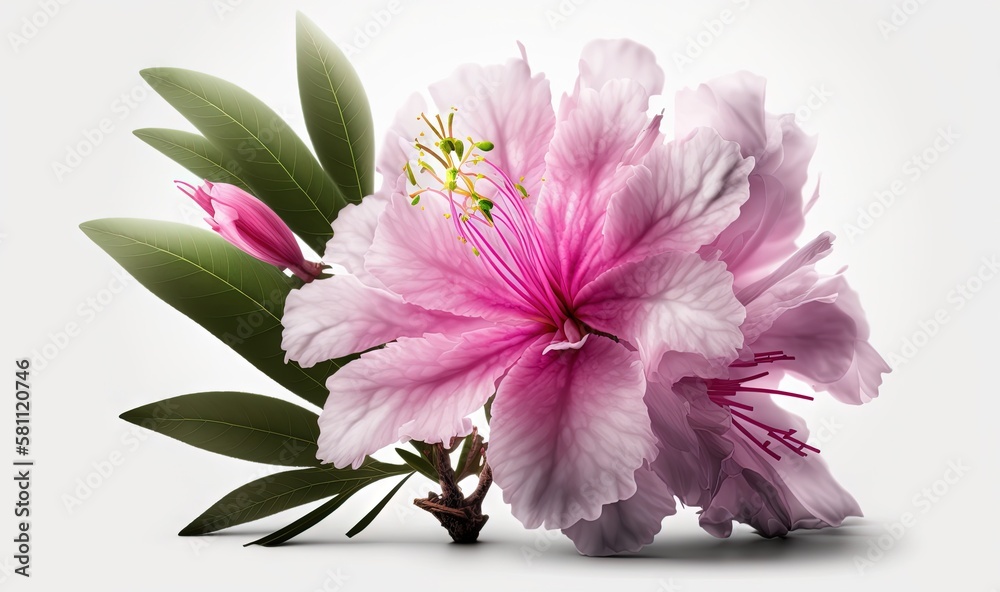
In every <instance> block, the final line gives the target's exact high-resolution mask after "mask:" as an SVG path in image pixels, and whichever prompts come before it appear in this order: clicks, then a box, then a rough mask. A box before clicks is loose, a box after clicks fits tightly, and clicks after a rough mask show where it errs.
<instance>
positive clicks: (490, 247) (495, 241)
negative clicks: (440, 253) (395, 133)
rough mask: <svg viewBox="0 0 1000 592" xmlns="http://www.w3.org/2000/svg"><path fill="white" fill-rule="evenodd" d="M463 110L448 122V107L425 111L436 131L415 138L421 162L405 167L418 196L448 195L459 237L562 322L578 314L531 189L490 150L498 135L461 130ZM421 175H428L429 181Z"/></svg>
mask: <svg viewBox="0 0 1000 592" xmlns="http://www.w3.org/2000/svg"><path fill="white" fill-rule="evenodd" d="M456 111H457V109H454V108H453V110H452V112H450V113H449V114H448V117H447V122H446V121H445V119H443V118H442V117H441V116H440V115H437V116H435V117H434V118H433V119H432V118H430V117H428V116H427V115H425V114H421V115H420V117H419V118H418V119H420V120H421V121H423V122H424V123H426V125H427V127H428V128H429V129H430V131H431V133H432V134H433V136H432V137H429V136H427V134H426V133H425V132H421V133H420V136H419V137H417V138H415V139H414V140H415V143H414V146H415V147H416V148H417V150H418V151H419V152H418V157H417V161H416V166H413V165H412V164H411V163H406V165H405V166H404V167H403V170H404V171H405V172H406V175H407V179H408V180H409V184H410V186H412V188H413V189H412V191H411V192H410V193H409V197H410V200H411V201H410V203H411V204H412V205H414V206H417V205H419V204H420V199H421V197H423V196H426V195H429V196H433V197H434V198H437V199H443V200H445V203H446V204H447V206H448V210H447V211H446V212H445V214H444V217H445V218H447V219H448V220H450V221H451V223H452V225H453V227H454V230H455V237H456V239H457V240H458V241H460V242H461V243H462V244H465V245H468V246H469V248H470V249H471V252H472V254H473V255H475V256H476V257H477V258H480V259H481V260H483V261H484V262H485V264H486V265H488V266H489V268H490V269H492V270H493V272H494V273H495V274H496V275H497V276H498V277H499V278H500V279H501V281H503V282H504V283H505V284H506V285H507V286H509V287H510V288H511V290H513V291H514V293H516V294H517V295H518V296H519V297H520V298H522V299H523V300H524V302H526V303H527V304H528V305H529V306H530V307H531V308H532V309H534V310H535V311H537V312H538V315H539V317H540V319H541V320H543V321H544V322H547V323H550V324H552V325H553V326H554V327H556V328H557V329H558V328H562V327H563V324H564V322H565V320H566V319H568V318H570V317H571V314H570V311H569V307H568V306H567V305H566V304H565V302H566V299H565V298H562V297H561V295H560V294H559V293H558V292H557V290H556V289H555V288H554V286H555V285H556V283H555V281H554V280H553V277H552V275H551V272H550V269H551V266H550V265H549V262H548V260H547V259H546V254H545V251H544V250H543V248H542V241H541V233H540V232H539V229H538V225H537V224H536V223H535V219H534V217H533V216H532V215H531V213H530V212H528V210H527V209H526V208H525V205H524V200H526V199H527V198H528V197H529V195H528V192H527V191H526V190H525V188H524V186H523V185H522V184H521V183H519V182H514V181H513V180H511V178H510V177H509V176H508V175H507V173H506V172H504V171H503V170H502V169H501V168H500V167H499V166H497V165H496V164H495V163H493V162H492V161H491V160H490V159H489V158H487V157H486V156H485V153H488V152H490V151H491V150H493V148H494V145H493V143H492V142H490V141H489V140H474V139H473V138H472V137H471V136H467V137H466V138H465V139H464V140H462V139H460V138H457V137H455V133H454V122H455V112H456ZM414 169H416V170H417V172H418V173H419V174H420V176H419V177H418V175H416V174H414ZM418 178H419V179H420V180H423V181H425V182H424V184H423V185H421V183H420V182H419V181H418ZM428 179H429V180H430V182H426V180H428ZM523 180H524V179H523V178H522V179H521V181H522V182H523Z"/></svg>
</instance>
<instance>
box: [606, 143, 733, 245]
mask: <svg viewBox="0 0 1000 592" xmlns="http://www.w3.org/2000/svg"><path fill="white" fill-rule="evenodd" d="M752 168H753V161H752V160H750V159H744V158H743V157H742V156H741V155H740V147H739V145H737V144H735V143H733V142H726V141H724V140H722V138H720V137H719V135H718V134H717V133H715V132H714V131H712V130H710V129H707V128H699V129H698V130H696V131H694V132H693V133H692V135H691V136H689V137H687V138H685V139H683V140H679V141H677V142H672V143H670V144H667V145H664V146H659V147H656V148H654V149H653V150H652V151H651V152H650V153H649V154H648V155H647V156H646V158H645V159H644V161H643V166H641V167H638V168H637V170H636V173H635V175H634V176H633V177H632V178H631V179H629V181H628V183H627V185H626V187H625V190H624V191H621V192H619V193H617V194H616V195H615V196H614V197H612V198H611V203H610V204H609V206H608V215H607V221H606V222H605V225H604V253H605V256H606V257H607V258H608V260H609V262H610V264H611V265H616V264H621V263H627V262H629V261H637V260H639V259H643V258H645V257H647V256H649V255H655V254H658V253H662V252H664V251H670V250H682V251H691V252H694V251H697V250H698V249H699V248H700V247H701V246H702V245H704V244H706V243H709V242H711V241H712V240H714V239H715V237H716V235H717V234H718V233H719V231H721V230H722V229H723V228H726V227H727V226H728V225H729V224H730V223H731V222H733V220H735V219H736V217H737V216H738V215H739V212H740V205H741V204H742V203H743V202H744V201H746V199H747V196H748V195H749V194H750V188H749V182H748V181H747V174H748V173H749V172H750V169H752Z"/></svg>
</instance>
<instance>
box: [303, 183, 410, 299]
mask: <svg viewBox="0 0 1000 592" xmlns="http://www.w3.org/2000/svg"><path fill="white" fill-rule="evenodd" d="M400 179H401V180H400V182H401V183H405V177H401V178H400ZM388 203H389V195H387V194H386V193H384V191H383V190H379V191H378V192H376V193H375V195H369V196H366V197H365V198H363V199H362V200H361V203H360V204H347V205H346V206H344V208H343V209H342V210H340V212H339V213H338V214H337V219H336V220H334V221H333V237H332V238H331V239H330V240H329V241H327V243H326V252H325V253H324V255H323V261H324V262H325V263H327V264H329V265H339V266H341V267H343V268H344V269H345V270H347V272H348V273H350V274H352V275H354V276H355V277H357V278H358V279H359V280H361V283H363V284H365V285H366V286H371V287H373V288H381V287H383V286H382V282H380V281H379V280H378V279H376V278H375V276H373V275H372V274H371V273H369V272H368V270H367V269H365V254H366V253H367V252H368V249H369V248H370V247H371V245H372V242H373V241H374V240H375V229H376V228H377V226H378V219H379V216H381V215H382V212H384V211H385V207H386V206H387V205H388Z"/></svg>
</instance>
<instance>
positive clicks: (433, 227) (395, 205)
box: [365, 195, 533, 320]
mask: <svg viewBox="0 0 1000 592" xmlns="http://www.w3.org/2000/svg"><path fill="white" fill-rule="evenodd" d="M448 213H449V212H448V209H447V207H446V206H445V205H444V200H443V199H440V198H437V197H435V196H433V195H427V196H426V197H425V199H423V200H422V201H421V202H420V205H418V206H413V205H410V201H409V200H408V199H407V198H405V197H403V196H401V195H394V196H393V197H392V199H391V200H390V202H389V205H388V206H387V208H386V210H385V212H384V213H383V214H382V216H381V218H379V223H378V229H377V231H376V233H375V241H374V242H373V243H372V247H371V250H369V251H368V254H367V256H366V257H365V267H366V269H367V270H368V271H369V272H371V273H372V274H373V275H374V276H375V277H376V278H377V279H378V280H380V281H381V282H382V283H383V284H385V285H386V286H387V287H388V288H389V289H390V290H392V291H393V292H396V293H397V294H399V295H400V296H402V297H403V299H404V300H406V301H407V302H411V303H413V304H416V305H418V306H421V307H424V308H428V309H433V310H444V311H448V312H451V313H454V314H457V315H464V316H482V317H485V318H488V319H491V320H510V319H523V318H525V317H528V316H533V312H532V310H531V309H529V308H528V307H527V305H526V304H525V302H524V299H523V298H520V297H518V295H517V294H516V293H515V292H514V291H513V290H512V289H511V288H510V287H509V286H508V285H507V284H506V283H504V282H502V281H501V280H500V279H499V276H497V275H496V274H495V272H494V271H492V270H491V268H490V267H489V265H488V263H487V262H486V260H485V257H477V256H476V255H475V254H473V252H472V249H471V248H470V247H469V246H468V245H466V244H463V243H462V242H460V241H459V240H458V232H457V231H456V230H455V226H454V224H453V222H452V221H451V220H449V219H446V218H445V215H446V214H448Z"/></svg>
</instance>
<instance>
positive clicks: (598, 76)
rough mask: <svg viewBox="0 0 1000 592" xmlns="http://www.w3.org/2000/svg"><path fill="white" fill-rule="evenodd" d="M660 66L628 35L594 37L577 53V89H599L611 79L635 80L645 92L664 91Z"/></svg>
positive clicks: (647, 93)
mask: <svg viewBox="0 0 1000 592" xmlns="http://www.w3.org/2000/svg"><path fill="white" fill-rule="evenodd" d="M663 78H664V77H663V69H662V68H660V66H659V65H658V64H657V63H656V54H654V53H653V52H652V51H651V50H650V49H649V48H648V47H646V46H645V45H642V44H639V43H636V42H635V41H632V40H630V39H595V40H594V41H591V42H590V43H588V44H587V45H585V46H584V47H583V52H582V53H581V55H580V77H579V78H578V79H577V83H576V85H577V86H576V88H577V94H578V93H579V89H584V88H592V89H594V90H600V89H601V87H603V86H604V85H605V84H606V83H607V82H608V81H610V80H622V79H628V80H632V81H635V82H637V83H638V84H639V85H640V86H642V88H643V89H644V90H645V91H646V95H647V96H653V95H658V94H660V93H662V92H663Z"/></svg>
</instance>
